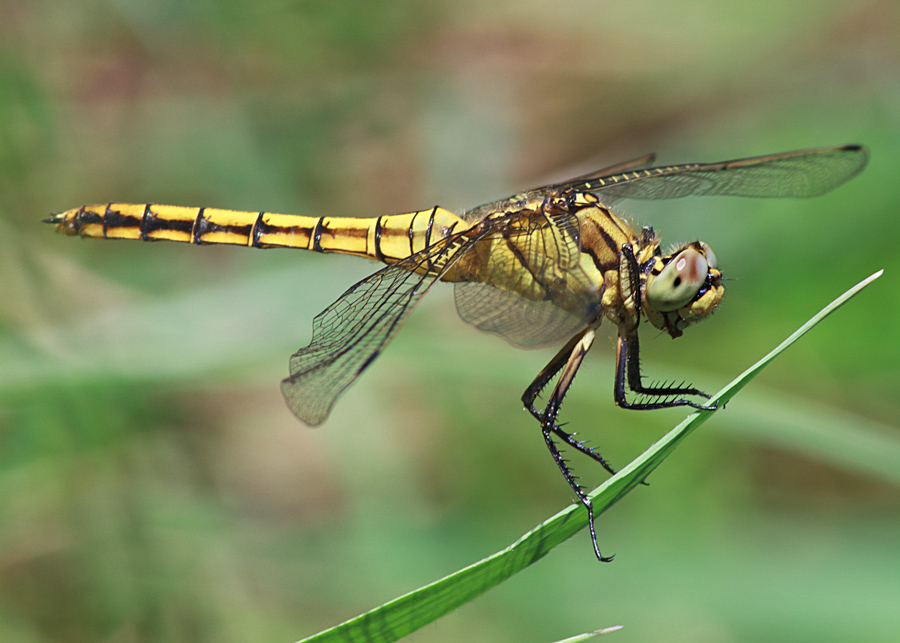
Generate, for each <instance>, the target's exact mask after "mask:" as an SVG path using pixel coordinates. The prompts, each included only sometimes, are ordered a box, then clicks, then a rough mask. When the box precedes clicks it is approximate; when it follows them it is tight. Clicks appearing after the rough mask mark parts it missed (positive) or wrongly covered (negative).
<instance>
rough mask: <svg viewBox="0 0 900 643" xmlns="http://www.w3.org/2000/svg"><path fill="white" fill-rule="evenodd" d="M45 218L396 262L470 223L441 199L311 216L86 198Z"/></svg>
mask: <svg viewBox="0 0 900 643" xmlns="http://www.w3.org/2000/svg"><path fill="white" fill-rule="evenodd" d="M48 222H50V223H54V224H56V227H57V230H58V231H59V232H62V233H64V234H68V235H73V236H74V235H78V236H82V237H90V238H95V239H139V240H142V241H179V242H182V243H194V244H199V245H203V244H229V245H238V246H250V247H253V248H299V249H302V250H312V251H314V252H337V253H341V254H349V255H356V256H360V257H369V258H371V259H375V260H377V261H382V262H384V263H394V262H396V261H399V260H401V259H405V258H407V257H409V256H410V255H412V254H415V253H416V252H419V251H421V250H424V249H425V248H427V247H428V246H430V245H431V244H432V243H434V242H435V241H437V240H439V239H441V238H444V237H446V236H449V235H450V234H451V233H452V232H453V231H455V230H456V229H457V228H460V229H462V228H464V227H468V226H469V224H468V223H467V222H465V221H463V220H462V219H460V218H459V217H457V216H456V215H455V214H453V213H452V212H449V211H448V210H445V209H443V208H439V207H437V206H435V207H433V208H431V209H429V210H420V211H418V212H408V213H404V214H392V215H387V216H381V217H377V218H371V217H370V218H352V217H306V216H299V215H295V214H276V213H273V212H247V211H240V210H220V209H217V208H191V207H183V206H174V205H155V204H150V203H146V204H143V203H140V204H139V203H108V204H105V205H86V206H83V207H81V208H78V209H75V210H68V211H66V212H62V213H60V214H57V215H54V216H53V217H51V218H50V219H48Z"/></svg>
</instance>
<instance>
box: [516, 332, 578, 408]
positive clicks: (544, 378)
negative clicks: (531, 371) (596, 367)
mask: <svg viewBox="0 0 900 643" xmlns="http://www.w3.org/2000/svg"><path fill="white" fill-rule="evenodd" d="M585 333H587V330H585V331H584V332H582V333H581V334H580V335H575V336H574V337H573V338H572V339H570V340H569V342H568V343H567V344H566V345H565V346H563V347H562V348H561V349H560V351H559V352H558V353H557V354H556V355H555V356H554V357H553V359H551V360H550V363H549V364H547V365H546V366H545V367H544V368H543V369H542V370H541V372H540V373H538V374H537V377H535V378H534V381H533V382H532V383H531V386H529V387H528V388H527V389H525V392H524V393H522V403H523V404H524V405H525V408H526V409H528V411H529V412H530V413H531V414H532V415H533V416H534V417H536V418H537V419H538V420H540V421H543V420H544V414H543V413H542V412H541V411H538V410H537V409H536V408H534V401H535V400H536V399H537V396H538V395H540V393H541V391H543V390H544V387H545V386H547V384H548V383H549V382H550V380H552V379H553V376H554V375H556V374H557V373H558V372H559V369H561V368H562V367H563V366H565V364H566V362H568V361H569V357H570V356H571V354H572V350H573V349H574V348H575V346H576V345H577V344H578V343H579V342H580V341H581V339H582V338H583V337H584V335H585Z"/></svg>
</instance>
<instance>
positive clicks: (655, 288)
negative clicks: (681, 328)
mask: <svg viewBox="0 0 900 643" xmlns="http://www.w3.org/2000/svg"><path fill="white" fill-rule="evenodd" d="M704 250H705V249H704ZM710 255H712V251H710ZM711 258H712V262H713V264H714V263H715V255H712V257H711ZM709 267H710V261H708V260H707V258H706V257H704V256H703V254H702V253H700V252H698V251H697V250H695V249H694V248H685V249H684V250H682V251H681V252H680V253H678V254H677V255H676V256H675V257H674V258H673V259H672V260H671V261H669V263H667V264H666V267H665V268H663V269H662V272H660V273H659V275H657V276H656V278H655V279H653V280H652V281H650V282H649V283H648V284H647V295H646V298H647V305H648V306H649V307H650V308H652V309H653V310H657V311H659V312H663V313H664V312H669V311H673V310H678V309H679V308H683V307H684V306H687V305H688V304H689V303H690V302H691V301H692V300H693V299H694V297H696V296H697V293H698V292H700V288H701V287H702V286H703V284H704V283H705V282H706V275H707V273H708V272H709Z"/></svg>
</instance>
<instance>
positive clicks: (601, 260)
mask: <svg viewBox="0 0 900 643" xmlns="http://www.w3.org/2000/svg"><path fill="white" fill-rule="evenodd" d="M652 161H653V157H652V156H646V157H643V158H640V159H635V160H633V161H629V162H626V163H622V164H619V165H617V166H613V167H610V168H606V169H604V170H600V171H598V172H594V173H591V174H589V175H585V176H581V177H576V178H575V179H572V180H571V181H567V182H564V183H558V184H554V185H548V186H544V187H540V188H537V189H534V190H530V191H528V192H523V193H521V194H517V195H514V196H512V197H510V198H507V199H501V200H499V201H494V202H492V203H487V204H485V205H482V206H479V207H477V208H474V209H472V210H470V211H468V212H467V213H465V214H464V215H463V216H462V217H457V216H456V215H454V214H453V213H451V212H448V211H447V210H444V209H442V208H439V207H434V208H430V209H427V210H421V211H418V212H410V213H406V214H397V215H390V216H382V217H378V218H375V219H359V218H330V217H304V216H295V215H285V214H273V213H269V212H236V211H231V210H218V209H212V208H185V207H177V206H159V205H153V204H123V203H109V204H105V205H95V206H84V207H81V208H78V209H75V210H69V211H68V212H63V213H61V214H58V215H55V216H53V217H51V218H49V219H47V220H46V221H47V222H48V223H53V224H55V225H56V227H57V230H58V231H59V232H62V233H64V234H69V235H80V236H84V237H98V238H104V239H108V238H118V239H140V240H144V241H154V240H163V239H164V240H170V241H183V242H188V243H195V244H217V243H218V244H222V243H225V244H239V245H247V246H251V247H257V248H271V247H289V248H301V249H305V250H312V251H314V252H326V253H327V252H337V253H344V254H353V255H358V256H363V257H369V258H371V259H375V260H377V261H380V262H383V263H386V264H388V266H387V267H386V268H383V269H382V270H379V271H378V272H376V273H375V274H373V275H372V276H370V277H368V278H366V279H364V280H362V281H360V282H359V283H358V284H356V285H355V286H353V287H352V288H350V289H349V290H347V292H345V293H344V294H343V295H342V296H341V297H340V298H339V299H338V300H337V301H336V302H335V303H334V304H332V305H331V306H329V307H328V308H327V309H326V310H325V311H324V312H322V313H321V314H319V315H318V316H317V317H316V318H315V320H314V321H313V337H312V341H311V342H310V344H309V345H308V346H306V347H304V348H302V349H300V350H299V351H297V352H296V353H295V354H294V355H293V356H292V357H291V360H290V376H289V377H287V378H286V379H285V380H284V381H283V382H282V386H281V388H282V392H283V394H284V397H285V400H286V401H287V404H288V406H289V407H290V409H291V410H292V411H293V412H294V414H295V415H296V416H297V417H298V418H300V419H301V420H303V421H304V422H306V423H307V424H310V425H313V426H315V425H318V424H321V423H322V422H324V421H325V419H326V418H327V417H328V414H329V413H330V411H331V408H332V407H333V405H334V403H335V401H336V400H337V398H338V397H339V396H340V395H341V393H343V391H344V390H346V389H347V387H348V386H350V385H351V384H352V383H353V382H354V381H355V380H356V378H357V377H359V375H360V374H361V373H362V372H363V371H364V370H365V369H366V368H368V366H369V365H370V364H371V363H372V362H373V361H374V359H375V358H376V357H377V356H378V355H379V354H380V353H381V351H382V350H383V349H384V347H385V346H386V345H387V343H388V342H389V341H390V340H391V338H392V337H393V336H394V334H395V333H396V332H397V330H398V329H399V327H400V326H401V325H402V324H403V322H404V321H405V319H406V318H407V316H408V315H409V314H410V312H412V309H413V308H414V307H415V305H416V304H417V303H418V301H419V300H420V299H421V297H422V296H423V295H424V294H425V293H426V292H427V291H428V290H429V289H430V288H431V286H432V285H433V284H434V283H435V282H437V281H447V282H453V283H454V284H455V288H456V307H457V311H458V312H459V314H460V315H461V316H462V318H463V319H464V320H466V321H467V322H469V323H471V324H473V325H474V326H477V327H478V328H480V329H481V330H484V331H487V332H492V333H497V334H499V335H502V336H503V337H505V338H506V339H507V340H509V341H510V342H511V343H513V344H515V345H518V346H537V345H542V344H547V343H552V342H556V341H564V340H568V341H567V343H566V344H565V345H564V346H563V348H562V349H561V350H560V351H559V352H558V353H557V354H556V356H555V357H554V358H553V359H552V360H551V361H550V363H549V364H547V366H546V367H545V368H544V369H543V370H542V371H541V372H540V373H539V374H538V375H537V377H536V378H535V379H534V381H533V382H532V383H531V385H530V386H529V387H528V388H527V389H526V390H525V393H524V394H523V395H522V401H523V403H524V404H525V407H526V408H527V409H528V410H529V411H530V412H531V414H532V415H533V416H534V417H535V418H536V419H537V420H538V421H539V422H540V426H541V432H542V434H543V437H544V441H545V443H546V445H547V448H548V449H549V450H550V453H551V455H552V456H553V459H554V461H555V462H556V464H557V466H558V467H559V469H560V471H561V472H562V474H563V476H564V478H565V479H566V481H567V482H568V484H569V485H570V487H571V488H572V490H573V491H574V492H575V494H576V495H577V496H578V498H579V500H580V501H581V502H582V503H583V504H584V506H585V507H586V508H587V511H588V517H589V522H588V524H589V527H590V532H591V540H592V543H593V546H594V552H595V554H596V556H597V558H599V559H600V560H603V561H606V560H610V559H609V558H606V557H604V556H602V555H601V553H600V549H599V548H598V546H597V538H596V534H595V532H594V521H593V508H592V506H591V502H590V500H589V499H588V496H587V494H586V493H585V492H584V490H583V489H582V488H581V486H580V485H579V484H578V482H577V479H576V478H575V477H574V476H573V475H572V473H571V470H570V469H569V466H568V464H567V463H566V461H565V460H564V459H563V457H562V455H561V452H560V450H559V447H558V442H562V443H564V444H566V445H568V446H569V447H571V448H573V449H575V450H576V451H578V452H580V453H583V454H585V455H586V456H588V457H590V458H592V459H593V460H595V461H597V462H599V463H600V464H601V465H602V466H603V467H605V468H606V469H607V470H608V471H609V472H610V473H615V471H614V470H613V468H612V467H611V466H609V464H608V463H607V462H606V461H605V460H604V458H603V457H602V456H601V455H600V453H599V452H597V451H596V450H594V449H593V448H592V447H588V446H587V445H586V444H585V443H584V442H583V441H579V440H576V439H575V437H574V435H572V434H569V433H567V432H566V431H564V430H563V429H562V427H561V425H560V424H559V423H558V422H557V417H558V415H559V412H560V408H561V406H562V401H563V398H564V397H565V394H566V392H567V391H568V389H569V386H571V384H572V381H573V380H574V378H575V374H576V373H577V371H578V368H579V366H580V365H581V362H582V360H583V359H584V357H585V355H586V354H587V352H588V350H589V349H590V347H591V344H592V343H593V339H594V333H595V330H596V328H597V327H598V326H600V324H601V323H602V322H603V321H604V320H608V321H609V322H611V323H613V324H614V325H615V326H616V327H617V328H618V339H617V344H616V376H615V383H614V386H613V396H614V399H615V402H616V404H618V405H619V406H621V407H623V408H628V409H658V408H670V407H674V406H689V407H692V408H695V409H703V410H713V409H714V408H715V405H711V406H710V405H708V403H707V402H706V400H708V399H709V396H708V395H706V394H705V393H703V392H702V391H700V390H698V389H695V388H693V387H691V386H686V385H681V386H647V385H645V384H644V381H643V377H642V375H641V370H640V349H639V338H638V328H639V326H640V323H641V320H642V319H644V318H646V319H647V320H648V321H649V322H650V323H651V324H652V325H653V326H655V327H656V328H658V329H660V330H663V331H665V332H666V333H668V334H669V335H670V336H672V337H679V336H680V335H681V334H682V332H683V331H684V329H685V328H686V327H687V326H688V325H690V324H692V323H695V322H697V321H700V320H702V319H704V318H705V317H707V316H709V315H710V313H712V312H713V311H714V310H715V308H716V307H717V306H718V305H719V302H720V301H721V300H722V296H723V295H724V286H723V284H722V273H721V272H720V270H719V267H718V265H717V261H716V257H715V255H714V254H713V252H712V250H711V249H710V247H709V246H708V245H706V244H705V243H703V242H700V241H695V242H693V243H688V244H685V245H684V246H681V247H680V248H677V249H675V250H673V251H672V252H670V253H668V254H665V255H663V254H662V252H661V251H660V249H659V244H660V241H659V238H658V237H657V236H656V235H655V233H654V232H653V229H652V228H644V229H643V230H642V231H641V233H640V234H638V233H636V232H635V230H634V229H633V228H632V227H631V226H630V225H629V224H628V223H626V222H625V221H624V220H623V219H621V218H619V217H618V216H616V215H615V214H614V213H613V212H612V211H611V210H610V206H612V205H613V204H614V203H615V202H617V201H619V200H621V199H626V198H631V199H669V198H679V197H686V196H703V195H730V196H744V197H809V196H817V195H820V194H823V193H825V192H827V191H829V190H831V189H832V188H835V187H837V186H838V185H840V184H841V183H843V182H844V181H847V180H848V179H850V178H851V177H852V176H854V175H855V174H857V173H858V172H859V171H861V170H862V168H863V167H864V166H865V164H866V161H867V152H866V150H865V148H863V147H861V146H858V145H847V146H844V147H834V148H822V149H817V150H807V151H800V152H788V153H785V154H775V155H771V156H762V157H756V158H750V159H742V160H738V161H726V162H722V163H692V164H687V165H670V166H664V167H647V166H648V165H650V163H651V162H652ZM557 376H558V377H557ZM554 379H555V380H556V384H555V386H554V388H553V390H552V392H551V393H550V395H549V396H548V398H547V401H546V403H545V405H544V406H543V407H542V408H538V407H536V406H535V402H536V401H537V399H538V397H539V396H540V394H541V392H542V391H543V390H544V389H545V388H546V387H547V386H548V385H549V384H550V382H551V381H553V380H554ZM629 393H630V394H631V396H629ZM630 398H631V399H630Z"/></svg>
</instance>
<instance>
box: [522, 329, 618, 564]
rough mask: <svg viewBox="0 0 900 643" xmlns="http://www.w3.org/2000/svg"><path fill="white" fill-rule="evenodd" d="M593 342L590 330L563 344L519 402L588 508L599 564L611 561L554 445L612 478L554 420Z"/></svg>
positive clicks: (592, 453)
mask: <svg viewBox="0 0 900 643" xmlns="http://www.w3.org/2000/svg"><path fill="white" fill-rule="evenodd" d="M593 341H594V331H593V330H592V329H587V330H585V332H584V333H582V334H581V335H580V336H576V337H575V338H573V339H572V341H570V342H569V343H568V344H566V346H565V348H564V349H563V350H562V351H560V352H559V353H558V354H557V355H556V357H554V358H553V359H552V360H551V361H550V364H548V365H547V367H546V368H545V369H544V370H543V371H541V373H540V375H538V377H537V379H536V380H535V383H534V384H532V385H531V386H530V387H529V388H528V390H527V391H525V394H524V395H523V396H522V399H523V401H524V402H525V404H526V406H527V407H528V408H529V409H530V410H531V412H532V414H533V415H534V416H535V417H536V418H538V419H539V420H540V421H541V432H542V433H543V435H544V442H545V443H546V444H547V449H549V451H550V455H551V456H552V457H553V461H554V462H556V466H558V467H559V470H560V471H561V472H562V474H563V477H564V478H565V479H566V482H567V483H569V486H570V487H571V488H572V490H573V491H574V492H575V495H576V496H578V499H579V500H580V501H581V503H582V504H583V505H584V506H585V508H587V512H588V527H589V528H590V532H591V543H592V544H593V546H594V553H595V554H596V555H597V558H598V560H600V561H602V562H609V561H611V560H612V557H605V556H603V555H602V554H601V553H600V547H599V546H598V545H597V534H596V532H595V530H594V507H593V505H592V504H591V501H590V499H589V498H588V497H587V494H586V493H585V492H584V489H582V488H581V485H579V484H578V480H577V479H576V478H575V476H574V475H573V474H572V472H571V471H570V470H569V467H568V465H567V464H566V461H565V460H564V459H563V457H562V454H561V453H560V451H559V448H558V447H557V446H556V443H555V442H554V441H553V436H554V435H556V436H558V437H559V438H560V439H562V440H563V441H564V442H565V443H566V444H568V445H570V446H572V447H573V448H575V449H576V450H578V451H580V452H581V453H584V454H585V455H587V456H590V457H591V458H593V459H594V460H596V461H597V462H599V463H600V464H601V465H602V466H603V468H605V469H606V470H607V471H609V472H610V473H612V474H615V471H614V470H613V468H612V467H610V466H609V464H607V463H606V461H605V460H604V459H603V457H602V456H601V455H600V454H599V453H597V452H596V451H594V450H593V449H592V448H591V447H588V446H586V445H585V444H584V443H583V442H579V441H578V440H576V439H575V437H574V436H572V435H571V434H569V433H566V432H565V431H563V430H562V429H561V428H560V427H559V425H558V424H557V423H556V418H557V416H558V415H559V410H560V408H561V407H562V402H563V399H564V398H565V396H566V392H567V391H568V390H569V387H570V386H571V385H572V381H573V380H574V379H575V374H576V373H577V372H578V367H579V366H581V362H582V361H583V360H584V357H585V355H587V352H588V350H590V348H591V344H592V343H593ZM559 371H562V372H560V375H559V381H558V382H557V383H556V387H555V388H554V389H553V393H552V394H551V395H550V398H549V399H548V400H547V406H546V407H545V408H544V410H543V411H538V410H536V409H535V408H534V406H533V403H534V399H535V398H536V397H537V393H538V392H539V391H540V390H541V389H542V388H543V387H544V386H546V384H547V382H549V381H550V378H552V377H553V375H555V374H556V373H557V372H559Z"/></svg>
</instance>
